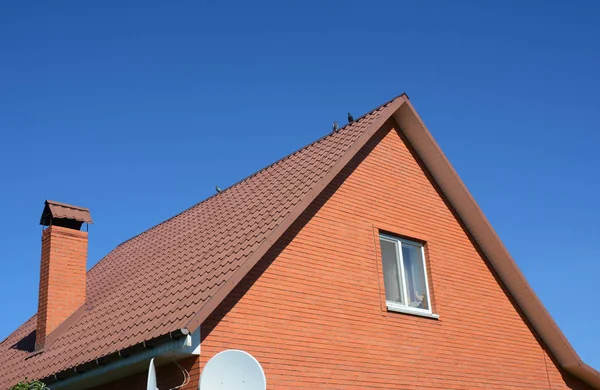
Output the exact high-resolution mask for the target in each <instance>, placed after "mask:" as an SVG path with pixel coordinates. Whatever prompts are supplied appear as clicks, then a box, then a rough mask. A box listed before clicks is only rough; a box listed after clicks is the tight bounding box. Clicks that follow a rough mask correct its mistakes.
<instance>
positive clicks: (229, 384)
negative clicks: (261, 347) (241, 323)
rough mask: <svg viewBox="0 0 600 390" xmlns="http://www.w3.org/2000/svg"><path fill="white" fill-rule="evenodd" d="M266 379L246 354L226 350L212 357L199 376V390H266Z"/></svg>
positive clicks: (255, 362) (257, 364)
mask: <svg viewBox="0 0 600 390" xmlns="http://www.w3.org/2000/svg"><path fill="white" fill-rule="evenodd" d="M266 388H267V378H265V372H264V371H263V369H262V367H261V366H260V363H259V362H258V360H256V359H255V358H254V356H252V355H250V354H249V353H248V352H244V351H240V350H237V349H228V350H226V351H223V352H219V353H218V354H216V355H215V356H213V357H212V358H211V359H210V360H209V361H208V362H207V363H206V366H205V367H204V371H202V375H201V376H200V384H199V385H198V389H200V390H266Z"/></svg>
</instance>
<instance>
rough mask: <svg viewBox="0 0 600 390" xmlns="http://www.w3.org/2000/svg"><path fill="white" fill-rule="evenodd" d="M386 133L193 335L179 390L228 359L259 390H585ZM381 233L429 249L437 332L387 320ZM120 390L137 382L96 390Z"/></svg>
mask: <svg viewBox="0 0 600 390" xmlns="http://www.w3.org/2000/svg"><path fill="white" fill-rule="evenodd" d="M390 126H391V125H390ZM390 126H388V127H387V128H384V129H382V130H381V131H380V132H378V134H377V135H376V136H375V137H374V139H373V140H371V141H370V142H369V144H368V145H367V146H366V147H365V148H364V150H362V151H361V152H360V153H359V155H358V156H357V157H356V158H355V159H354V160H353V161H352V162H351V164H350V165H349V166H348V167H347V168H345V169H344V170H343V171H342V173H341V174H340V175H339V176H338V177H337V178H336V179H334V182H333V183H332V184H331V185H330V186H329V187H328V188H327V189H326V190H325V191H324V193H323V194H322V195H321V196H319V198H318V199H317V200H316V201H315V203H314V204H313V205H312V206H311V207H310V208H309V210H307V212H305V213H304V214H303V215H302V216H301V218H300V219H299V221H297V222H296V223H295V224H294V225H293V226H292V227H291V228H290V230H289V231H288V232H287V233H286V234H285V235H284V237H283V238H282V239H280V240H279V242H277V243H276V244H275V246H274V247H273V248H272V249H271V251H270V252H269V253H268V254H267V255H266V256H265V257H264V258H263V259H262V260H261V261H260V262H259V263H258V264H257V266H256V267H255V268H254V269H252V270H251V271H250V273H249V274H248V275H247V276H246V277H245V278H244V280H243V281H242V283H240V285H238V286H237V287H236V288H235V289H234V290H233V292H232V293H231V294H230V296H229V297H228V298H227V299H226V300H225V301H224V302H223V303H222V304H221V305H220V306H219V307H218V308H217V309H216V310H215V312H214V313H213V315H212V316H211V317H210V318H209V319H208V320H207V321H206V322H205V324H203V326H202V346H201V356H200V359H199V361H195V360H194V359H190V360H189V361H188V362H187V364H188V367H189V369H190V370H192V372H193V373H194V376H195V380H192V382H191V383H190V385H188V386H186V387H185V390H188V389H196V388H197V386H198V375H199V372H200V369H201V368H202V367H203V366H204V365H205V364H206V362H207V361H208V359H210V358H211V357H212V356H214V355H215V354H216V353H217V352H220V351H222V350H223V349H228V348H237V349H244V350H246V351H248V352H250V353H251V354H253V355H254V356H255V357H256V358H257V359H258V360H259V361H260V362H261V364H262V365H263V367H264V369H265V372H266V376H267V382H268V388H269V389H316V388H322V389H366V388H380V389H481V388H493V389H528V390H530V389H552V390H558V389H576V390H584V389H590V387H588V386H586V385H584V384H582V383H581V382H580V381H578V380H577V379H575V378H573V377H571V376H569V375H568V374H566V373H564V372H563V371H562V370H560V369H559V368H558V367H557V366H556V363H555V362H554V361H553V360H552V358H551V357H550V355H549V354H548V352H547V351H546V350H545V346H544V345H543V343H541V341H540V340H539V339H538V338H537V337H536V335H535V333H534V332H532V330H531V328H530V327H529V326H528V324H527V322H526V321H525V320H524V317H523V315H522V313H520V311H519V310H518V309H517V308H516V306H515V304H514V303H513V302H512V301H511V298H510V297H509V295H508V294H507V292H506V290H505V289H504V288H503V287H502V285H501V283H500V282H499V280H498V278H497V277H496V276H495V274H494V273H493V271H492V270H491V269H490V267H489V266H488V264H487V262H486V261H485V259H484V258H483V257H482V255H481V253H479V251H478V250H477V248H476V246H475V245H474V244H473V242H471V240H470V238H469V236H468V234H467V233H466V232H465V231H464V229H463V228H462V226H461V224H460V222H459V221H458V219H457V217H456V216H455V215H454V214H453V212H452V210H451V209H450V208H449V207H448V205H447V204H446V203H445V202H444V200H443V198H442V197H441V196H440V194H439V193H438V191H437V189H436V187H435V186H434V185H433V184H432V182H431V180H430V179H429V178H428V175H427V174H426V171H425V169H424V168H423V167H422V166H421V165H419V163H418V161H417V159H416V158H415V156H414V155H413V154H412V152H411V150H410V149H409V148H408V147H407V146H406V144H405V142H404V141H403V139H402V137H401V136H400V135H399V134H398V133H397V131H396V130H395V129H391V130H390ZM379 230H384V231H386V232H390V233H394V234H397V235H401V236H405V237H408V238H413V239H417V240H421V241H425V242H426V256H427V266H428V276H429V283H430V290H431V294H432V304H433V309H434V312H435V313H437V314H439V315H440V318H439V320H435V319H428V318H422V317H416V316H411V315H407V314H401V313H394V312H387V311H386V309H385V296H384V288H383V277H382V273H381V258H380V256H381V255H380V250H379V241H378V232H379ZM172 368H173V367H171V368H168V367H165V368H164V369H163V370H165V371H163V372H165V373H163V374H162V377H163V380H164V378H167V379H168V378H171V375H173V378H175V375H176V371H174V370H172ZM167 371H168V372H169V373H170V374H167V373H166V372H167ZM160 378H161V372H160V371H159V379H160ZM169 380H170V379H169ZM172 382H173V383H174V380H173V381H171V380H170V382H169V384H170V383H172ZM121 388H123V389H124V388H128V389H138V388H139V389H144V388H145V374H143V375H142V374H140V375H139V376H138V377H137V379H135V380H134V379H133V377H132V378H129V379H126V380H123V381H120V382H115V383H112V384H110V385H107V386H105V387H102V388H98V389H96V390H104V389H121ZM166 388H168V387H166ZM161 389H162V387H161Z"/></svg>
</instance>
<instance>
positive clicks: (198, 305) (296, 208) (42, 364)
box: [0, 95, 600, 389]
mask: <svg viewBox="0 0 600 390" xmlns="http://www.w3.org/2000/svg"><path fill="white" fill-rule="evenodd" d="M390 119H391V120H395V121H396V122H397V123H398V124H399V125H400V127H401V128H402V131H403V133H404V135H405V136H406V138H407V139H408V141H409V142H410V144H411V145H412V146H413V147H414V149H415V150H416V152H417V154H418V155H419V157H420V158H421V160H422V161H423V163H424V164H425V166H426V167H427V168H428V170H429V172H430V173H431V174H432V177H433V178H434V180H435V181H436V183H437V184H438V185H439V187H440V188H441V190H442V192H443V193H444V195H445V196H446V197H447V199H448V200H449V202H450V204H451V205H452V206H453V207H454V209H455V210H456V212H457V214H458V216H459V217H460V218H461V220H462V221H463V223H464V224H465V226H466V228H467V229H468V230H469V232H470V233H471V235H472V236H473V238H474V239H475V240H476V242H477V244H478V245H479V246H480V248H481V250H482V251H483V253H484V254H485V255H486V257H487V258H488V260H489V261H490V263H491V265H492V267H493V268H494V270H495V271H496V272H497V273H498V275H499V276H500V278H501V279H502V281H503V282H504V284H505V285H506V287H507V288H508V290H509V292H510V293H511V295H512V296H513V297H514V299H515V301H516V302H517V304H518V305H519V307H520V308H521V309H522V311H523V312H524V314H525V316H526V317H527V319H528V320H529V321H530V323H531V324H532V326H533V328H534V330H535V331H536V332H537V333H538V334H539V335H540V337H541V338H542V340H543V341H544V342H545V343H546V345H547V346H548V347H549V349H550V351H551V352H552V353H553V355H554V356H555V357H556V359H557V361H558V363H559V364H560V365H561V366H562V367H563V368H564V369H565V370H567V371H568V372H570V373H571V374H573V375H575V376H577V377H578V378H580V379H582V380H583V381H585V382H586V383H588V384H589V385H591V386H592V387H594V388H597V389H600V373H598V372H597V371H595V370H594V369H592V368H591V367H589V366H588V365H586V364H585V363H583V362H582V361H581V359H580V358H579V357H578V356H577V354H576V353H575V351H574V350H573V348H572V347H571V345H570V344H569V342H568V341H567V339H566V338H565V337H564V335H563V334H562V332H561V331H560V329H559V328H558V327H557V325H556V323H555V322H554V321H553V320H552V317H550V315H549V314H548V312H547V311H546V309H545V308H544V306H543V305H542V304H541V302H540V301H539V299H538V298H537V296H536V295H535V293H534V292H533V290H532V289H531V287H530V286H529V285H528V283H527V281H526V280H525V278H524V277H523V275H522V274H521V272H520V271H519V269H518V267H517V265H516V264H515V262H514V261H513V259H512V258H511V257H510V254H509V253H508V251H507V250H506V248H505V247H504V245H503V244H502V242H501V241H500V239H499V238H498V236H497V235H496V233H495V232H494V230H493V228H492V227H491V225H490V224H489V222H488V221H487V219H486V218H485V216H484V215H483V213H482V212H481V210H480V209H479V207H478V206H477V204H476V203H475V201H474V199H473V198H472V196H471V195H470V193H469V192H468V190H467V189H466V187H465V186H464V184H463V183H462V181H461V180H460V178H459V177H458V175H457V174H456V172H455V171H454V169H453V168H452V166H451V165H450V163H449V162H448V160H447V159H446V157H445V156H444V154H443V152H442V151H441V150H440V148H439V146H438V145H437V144H436V142H435V141H434V140H433V138H432V136H431V134H430V133H429V131H428V130H427V129H426V127H425V125H424V124H423V122H422V121H421V119H420V118H419V116H418V114H417V113H416V111H415V110H414V108H413V107H412V105H411V104H410V101H408V98H407V96H406V95H401V96H399V97H397V98H395V99H393V100H391V101H390V102H388V103H386V104H384V105H383V106H381V107H379V108H377V109H375V110H374V111H372V112H370V113H369V114H367V115H365V116H364V117H362V118H360V119H359V120H357V121H356V122H354V123H352V124H351V125H348V126H346V127H344V128H343V129H341V130H340V131H339V132H336V133H333V134H330V135H328V136H326V137H324V138H322V139H320V140H318V141H316V142H314V143H312V144H310V145H308V146H306V147H305V148H302V149H300V150H299V151H297V152H295V153H293V154H291V155H289V156H287V157H285V158H284V159H282V160H280V161H278V162H276V163H274V164H273V165H270V166H269V167H267V168H265V169H263V170H261V171H259V172H258V173H256V174H254V175H252V176H250V177H248V178H247V179H244V180H242V181H241V182H239V183H237V184H236V185H234V186H232V187H231V188H229V189H227V190H226V191H224V192H222V193H220V194H218V195H215V196H213V197H211V198H209V199H207V200H205V201H203V202H201V203H199V204H197V205H196V206H194V207H192V208H190V209H188V210H186V211H184V212H183V213H181V214H179V215H177V216H175V217H173V218H171V219H169V220H167V221H165V222H163V223H161V224H159V225H157V226H155V227H154V228H152V229H150V230H148V231H146V232H144V233H142V234H140V235H139V236H137V237H134V238H133V239H131V240H129V241H127V242H125V243H123V244H121V245H120V246H118V247H117V248H116V249H115V250H114V251H112V252H111V253H110V254H109V255H108V256H106V257H105V258H104V259H103V260H102V261H100V262H99V263H98V264H97V265H96V266H95V267H94V268H92V269H91V270H90V271H89V272H88V286H87V289H88V290H87V291H88V296H87V301H86V305H85V307H83V308H81V309H80V310H78V311H77V312H76V313H75V314H73V316H71V317H70V318H69V319H68V320H67V321H65V323H63V324H62V325H61V326H59V328H57V330H56V331H55V332H53V333H52V334H50V335H49V337H48V339H49V340H50V341H49V342H48V341H47V343H48V344H49V346H48V347H47V349H46V350H45V351H44V352H43V353H42V354H38V355H35V356H31V354H30V353H28V352H26V351H24V350H23V349H25V348H23V346H25V345H27V344H28V343H29V344H31V343H32V341H31V339H32V337H33V339H34V338H35V337H34V336H32V332H33V330H34V329H35V322H36V320H35V317H33V318H31V319H30V320H29V321H27V322H26V323H25V324H23V325H22V326H21V327H20V328H19V329H17V330H16V331H15V332H14V333H13V334H12V335H10V336H9V337H8V338H7V339H6V340H5V341H3V342H2V343H0V388H2V387H6V386H7V385H9V384H11V383H13V382H15V381H16V380H18V379H21V378H23V377H24V376H27V377H30V378H43V377H46V376H49V375H51V374H53V373H56V372H60V371H63V370H65V369H68V368H71V367H75V366H77V365H79V364H83V363H86V362H88V361H92V360H93V359H96V358H100V357H103V356H106V355H108V354H110V353H113V352H116V351H119V350H122V349H124V348H127V347H129V346H132V345H135V344H138V343H141V342H142V341H146V340H150V339H152V338H154V337H157V336H160V335H163V334H167V333H169V332H170V331H175V330H178V329H180V328H184V327H187V328H188V329H190V330H194V329H195V328H196V327H197V326H200V325H201V324H202V322H203V321H204V319H206V317H207V316H208V315H210V313H211V312H212V311H213V310H214V308H215V307H216V306H217V305H218V304H219V303H220V302H221V301H222V300H223V299H224V298H225V297H226V296H227V294H228V293H229V292H230V291H231V290H232V289H233V288H234V287H235V285H236V284H237V283H238V282H239V281H240V280H241V279H242V278H243V276H244V275H245V274H246V273H247V272H248V271H249V270H250V269H251V268H252V267H253V266H254V264H256V262H258V260H259V259H260V258H261V257H262V256H263V255H264V253H266V251H267V250H268V249H269V248H270V247H271V246H272V245H273V243H275V241H276V240H277V239H278V238H279V237H280V236H281V235H282V234H283V233H284V232H285V230H286V229H287V228H288V227H289V226H290V225H291V224H292V223H293V222H294V221H295V219H296V218H297V217H298V216H299V215H300V214H301V213H302V211H304V209H305V208H306V207H308V205H309V204H310V203H311V202H312V201H313V200H314V199H315V198H316V197H317V196H318V195H319V193H320V192H321V191H322V190H323V189H324V188H325V187H326V186H327V185H328V184H329V183H330V182H331V180H332V179H333V178H334V177H335V176H336V175H337V174H338V173H339V172H340V171H341V170H342V168H343V167H344V166H345V165H346V164H347V163H348V162H349V161H350V159H351V158H352V157H353V156H354V155H355V154H356V152H358V151H359V150H360V148H362V146H364V145H365V144H366V142H367V141H368V140H369V139H370V138H371V137H372V136H373V134H374V133H375V132H376V131H377V130H378V129H379V128H380V127H381V126H382V125H383V124H384V123H385V121H387V120H390ZM33 341H35V340H33ZM27 357H29V359H28V360H27V361H26V363H24V359H25V358H27Z"/></svg>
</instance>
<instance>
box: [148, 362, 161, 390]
mask: <svg viewBox="0 0 600 390" xmlns="http://www.w3.org/2000/svg"><path fill="white" fill-rule="evenodd" d="M146 389H147V390H158V387H156V369H155V368H154V358H152V359H151V360H150V367H149V368H148V386H147V387H146Z"/></svg>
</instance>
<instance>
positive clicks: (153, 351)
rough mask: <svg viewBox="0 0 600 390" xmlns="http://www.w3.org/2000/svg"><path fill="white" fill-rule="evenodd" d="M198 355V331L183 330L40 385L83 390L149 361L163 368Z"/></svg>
mask: <svg viewBox="0 0 600 390" xmlns="http://www.w3.org/2000/svg"><path fill="white" fill-rule="evenodd" d="M199 354H200V328H199V327H198V328H197V329H196V330H195V331H194V332H193V333H190V331H189V330H188V329H187V328H182V329H178V330H176V331H173V332H169V333H167V334H164V335H162V336H159V337H156V338H154V339H151V340H148V341H144V342H142V343H140V344H136V345H134V346H131V347H129V348H125V349H122V350H120V351H117V352H114V353H112V354H110V355H107V356H105V357H102V358H99V359H96V360H94V361H91V362H88V363H84V364H81V365H78V366H76V367H73V368H70V369H68V370H64V371H61V372H58V373H56V374H54V375H52V376H50V377H47V378H44V379H42V381H43V382H44V383H45V384H46V385H48V386H50V387H51V388H52V390H83V389H87V388H90V387H94V386H98V385H101V384H105V383H107V382H111V381H114V380H117V379H119V378H123V377H126V376H129V375H132V374H134V373H138V372H143V371H146V370H148V362H149V361H150V359H152V358H155V364H156V365H162V364H166V363H169V362H174V361H177V360H181V359H183V358H186V357H189V356H194V355H196V356H197V355H199Z"/></svg>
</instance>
